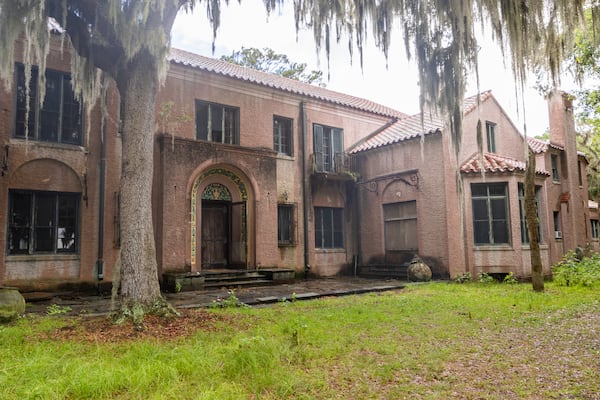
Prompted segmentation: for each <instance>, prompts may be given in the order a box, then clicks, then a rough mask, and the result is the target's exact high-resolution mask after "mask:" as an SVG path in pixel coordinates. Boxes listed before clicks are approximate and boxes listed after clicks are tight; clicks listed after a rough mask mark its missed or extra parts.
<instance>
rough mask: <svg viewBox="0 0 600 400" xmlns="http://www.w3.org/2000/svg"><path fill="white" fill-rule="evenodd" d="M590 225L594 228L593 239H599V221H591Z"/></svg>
mask: <svg viewBox="0 0 600 400" xmlns="http://www.w3.org/2000/svg"><path fill="white" fill-rule="evenodd" d="M590 224H591V226H592V239H598V227H599V225H598V220H597V219H590Z"/></svg>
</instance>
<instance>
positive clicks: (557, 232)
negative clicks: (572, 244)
mask: <svg viewBox="0 0 600 400" xmlns="http://www.w3.org/2000/svg"><path fill="white" fill-rule="evenodd" d="M552 216H553V219H554V238H555V239H562V230H561V229H560V213H559V212H558V211H554V212H553V213H552Z"/></svg>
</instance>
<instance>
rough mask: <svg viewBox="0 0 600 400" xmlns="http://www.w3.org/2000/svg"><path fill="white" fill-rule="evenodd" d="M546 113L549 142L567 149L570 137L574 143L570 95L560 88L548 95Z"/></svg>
mask: <svg viewBox="0 0 600 400" xmlns="http://www.w3.org/2000/svg"><path fill="white" fill-rule="evenodd" d="M548 113H549V120H550V143H553V144H557V145H559V146H560V147H562V148H564V149H565V151H566V150H567V147H568V143H567V142H569V141H570V140H569V139H571V138H572V140H573V143H572V144H573V145H575V146H576V143H575V121H574V119H573V102H572V100H571V98H570V96H569V95H568V94H567V93H565V92H563V91H560V90H554V91H552V92H551V93H550V94H549V95H548Z"/></svg>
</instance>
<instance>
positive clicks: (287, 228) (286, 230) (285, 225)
mask: <svg viewBox="0 0 600 400" xmlns="http://www.w3.org/2000/svg"><path fill="white" fill-rule="evenodd" d="M294 227H295V223H294V206H293V205H292V204H279V205H278V206H277V243H278V244H279V245H280V246H289V245H293V244H295V240H294V239H295V238H294V231H295V228H294Z"/></svg>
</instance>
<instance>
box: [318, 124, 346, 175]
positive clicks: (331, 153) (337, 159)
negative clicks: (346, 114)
mask: <svg viewBox="0 0 600 400" xmlns="http://www.w3.org/2000/svg"><path fill="white" fill-rule="evenodd" d="M342 135H343V131H342V130H341V129H339V128H331V127H328V126H323V125H318V124H314V125H313V145H314V153H315V165H316V171H317V172H336V171H340V169H341V168H342V163H343V160H342V156H343V144H342Z"/></svg>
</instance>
